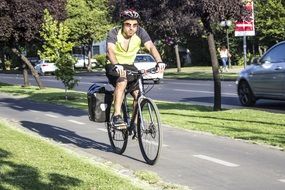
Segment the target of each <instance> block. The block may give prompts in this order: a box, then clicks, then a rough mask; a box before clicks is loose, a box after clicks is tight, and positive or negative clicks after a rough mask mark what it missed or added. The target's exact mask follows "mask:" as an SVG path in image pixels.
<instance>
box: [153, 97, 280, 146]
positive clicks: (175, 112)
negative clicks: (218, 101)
mask: <svg viewBox="0 0 285 190" xmlns="http://www.w3.org/2000/svg"><path fill="white" fill-rule="evenodd" d="M157 105H158V108H159V111H160V114H161V117H162V119H163V123H166V124H168V125H171V126H174V127H179V128H184V129H190V130H196V131H204V132H210V133H212V134H216V135H219V136H227V137H231V138H235V139H244V140H249V141H252V142H256V143H263V144H268V145H272V146H277V147H280V148H282V149H284V148H285V117H284V114H277V113H269V112H266V111H258V110H254V109H229V110H223V111H219V112H214V111H212V108H211V107H204V106H196V105H195V106H194V105H190V104H180V103H167V102H157Z"/></svg>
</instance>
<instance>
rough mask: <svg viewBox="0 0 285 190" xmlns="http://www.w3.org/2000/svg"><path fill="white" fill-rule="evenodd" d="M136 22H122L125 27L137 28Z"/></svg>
mask: <svg viewBox="0 0 285 190" xmlns="http://www.w3.org/2000/svg"><path fill="white" fill-rule="evenodd" d="M138 25H139V24H138V23H135V24H131V23H128V22H124V26H125V27H128V28H131V27H132V28H137V27H138Z"/></svg>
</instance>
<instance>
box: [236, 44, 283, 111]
mask: <svg viewBox="0 0 285 190" xmlns="http://www.w3.org/2000/svg"><path fill="white" fill-rule="evenodd" d="M237 91H238V97H239V100H240V103H241V104H242V105H244V106H253V105H254V104H255V102H256V101H257V100H258V99H276V100H285V41H283V42H280V43H278V44H276V45H274V46H273V47H271V48H270V49H269V50H268V51H267V52H266V53H265V54H264V55H263V56H261V57H260V58H256V59H254V61H253V63H252V64H251V65H249V66H248V67H246V68H245V69H244V70H242V71H241V72H240V75H239V77H238V79H237Z"/></svg>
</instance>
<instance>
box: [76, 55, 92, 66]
mask: <svg viewBox="0 0 285 190" xmlns="http://www.w3.org/2000/svg"><path fill="white" fill-rule="evenodd" d="M73 56H74V57H75V58H76V63H75V65H74V67H75V68H84V67H87V65H88V57H87V56H84V55H82V54H73ZM91 65H92V67H95V66H96V65H97V61H96V59H91Z"/></svg>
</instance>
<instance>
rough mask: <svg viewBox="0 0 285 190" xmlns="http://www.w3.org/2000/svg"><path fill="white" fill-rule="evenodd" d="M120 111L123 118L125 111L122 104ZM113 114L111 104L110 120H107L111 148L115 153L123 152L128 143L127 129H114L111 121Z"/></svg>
mask: <svg viewBox="0 0 285 190" xmlns="http://www.w3.org/2000/svg"><path fill="white" fill-rule="evenodd" d="M121 113H122V114H123V118H125V115H126V111H125V109H124V108H123V106H122V110H121ZM113 115H114V106H113V105H112V106H111V111H110V120H109V121H108V122H107V131H108V137H109V140H110V144H111V147H112V150H113V151H114V152H115V153H117V154H123V153H124V152H125V150H126V148H127V144H128V137H129V134H128V130H127V129H123V130H118V129H115V128H114V126H113V124H112V122H111V121H112V117H113Z"/></svg>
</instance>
